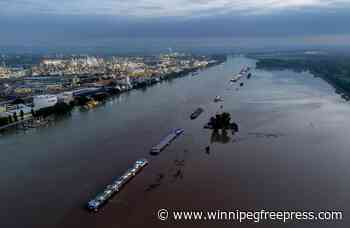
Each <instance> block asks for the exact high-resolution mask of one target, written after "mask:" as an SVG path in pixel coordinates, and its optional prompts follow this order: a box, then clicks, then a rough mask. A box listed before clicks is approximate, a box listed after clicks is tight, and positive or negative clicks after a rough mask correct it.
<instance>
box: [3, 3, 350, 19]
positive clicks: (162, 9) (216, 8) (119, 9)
mask: <svg viewBox="0 0 350 228" xmlns="http://www.w3.org/2000/svg"><path fill="white" fill-rule="evenodd" d="M344 7H350V2H349V0H171V1H166V0H132V1H130V0H99V1H96V0H56V1H47V0H0V14H1V13H6V14H10V15H11V14H12V15H13V14H17V13H18V14H19V13H21V14H59V15H111V16H123V17H124V16H126V17H127V16H129V17H164V16H166V17H169V16H173V17H198V16H208V15H209V16H211V15H220V14H244V15H251V14H271V13H275V12H281V11H284V10H301V9H330V10H331V9H337V8H344Z"/></svg>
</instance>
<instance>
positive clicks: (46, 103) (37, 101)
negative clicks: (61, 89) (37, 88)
mask: <svg viewBox="0 0 350 228" xmlns="http://www.w3.org/2000/svg"><path fill="white" fill-rule="evenodd" d="M57 102H58V98H57V96H55V95H39V96H35V97H34V98H33V104H34V110H35V111H37V110H40V109H43V108H48V107H53V106H55V105H56V104H57Z"/></svg>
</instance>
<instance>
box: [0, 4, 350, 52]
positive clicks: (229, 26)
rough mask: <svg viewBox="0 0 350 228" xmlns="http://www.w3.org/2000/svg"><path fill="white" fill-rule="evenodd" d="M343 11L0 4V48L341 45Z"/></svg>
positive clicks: (349, 16) (347, 30)
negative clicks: (116, 43)
mask: <svg viewBox="0 0 350 228" xmlns="http://www.w3.org/2000/svg"><path fill="white" fill-rule="evenodd" d="M349 12H350V1H349V0H168V1H167V0H98V1H96V0H0V29H1V30H0V31H1V32H0V33H1V35H0V46H2V47H3V46H6V45H8V46H9V45H14V46H16V45H17V46H18V45H65V44H75V43H80V42H82V43H88V44H100V43H105V42H106V41H107V40H109V41H110V40H113V39H118V38H138V39H140V38H141V37H148V38H149V37H157V38H159V37H163V38H168V37H172V38H174V37H176V38H191V39H193V38H201V39H204V38H210V37H220V38H232V39H238V38H240V39H243V38H246V39H247V40H253V39H255V40H256V41H258V40H259V39H260V40H274V39H276V38H278V39H279V40H280V42H282V41H281V40H282V39H285V40H286V41H288V40H289V41H291V40H294V41H293V42H301V43H304V44H308V43H317V44H327V45H348V44H349V42H350V40H349V39H348V38H350V36H349V34H350V26H348V22H349V21H350V13H349ZM348 40H349V41H348ZM270 42H271V41H270ZM273 42H275V40H274V41H272V43H273ZM107 43H108V42H107Z"/></svg>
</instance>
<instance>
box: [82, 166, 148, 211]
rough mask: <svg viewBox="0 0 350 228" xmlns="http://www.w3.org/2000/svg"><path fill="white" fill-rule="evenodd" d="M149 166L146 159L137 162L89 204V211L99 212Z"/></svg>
mask: <svg viewBox="0 0 350 228" xmlns="http://www.w3.org/2000/svg"><path fill="white" fill-rule="evenodd" d="M147 164H148V161H147V160H146V159H140V160H137V161H136V162H135V164H134V166H133V167H132V168H130V169H128V170H127V171H126V172H125V173H124V174H123V175H122V176H121V177H119V178H118V179H116V180H115V181H113V182H112V184H110V185H108V186H107V187H106V188H105V189H104V191H103V192H101V193H100V194H98V195H97V196H95V198H93V199H92V200H90V201H89V202H88V204H87V209H89V210H90V211H95V212H97V211H98V210H99V209H100V208H101V207H102V206H103V205H104V204H106V203H107V202H108V200H109V199H110V198H111V197H112V196H113V195H114V194H116V193H118V192H119V191H120V190H121V189H122V187H124V186H125V185H126V184H127V183H128V182H129V181H130V180H131V179H132V178H134V177H135V176H136V174H137V173H138V172H140V171H141V170H142V168H143V167H145V166H146V165H147Z"/></svg>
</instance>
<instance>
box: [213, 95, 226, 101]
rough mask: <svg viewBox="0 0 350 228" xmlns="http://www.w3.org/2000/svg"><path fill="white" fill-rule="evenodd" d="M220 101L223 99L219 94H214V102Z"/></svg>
mask: <svg viewBox="0 0 350 228" xmlns="http://www.w3.org/2000/svg"><path fill="white" fill-rule="evenodd" d="M222 101H224V99H223V98H222V97H220V96H216V97H215V98H214V102H222Z"/></svg>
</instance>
